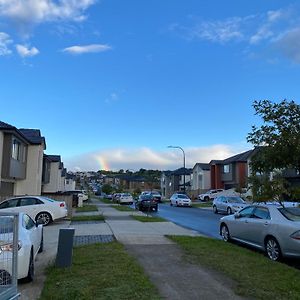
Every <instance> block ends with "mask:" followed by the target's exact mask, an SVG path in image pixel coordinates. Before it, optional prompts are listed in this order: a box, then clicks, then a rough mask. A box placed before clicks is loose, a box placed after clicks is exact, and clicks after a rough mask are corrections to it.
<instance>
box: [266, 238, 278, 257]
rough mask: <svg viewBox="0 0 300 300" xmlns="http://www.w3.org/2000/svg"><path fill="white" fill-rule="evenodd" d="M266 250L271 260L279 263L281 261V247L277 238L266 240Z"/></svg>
mask: <svg viewBox="0 0 300 300" xmlns="http://www.w3.org/2000/svg"><path fill="white" fill-rule="evenodd" d="M265 248H266V254H267V256H268V257H269V258H270V259H271V260H273V261H278V260H279V259H280V257H281V251H280V246H279V243H278V242H277V241H276V239H275V238H272V237H269V238H268V239H267V240H266V246H265Z"/></svg>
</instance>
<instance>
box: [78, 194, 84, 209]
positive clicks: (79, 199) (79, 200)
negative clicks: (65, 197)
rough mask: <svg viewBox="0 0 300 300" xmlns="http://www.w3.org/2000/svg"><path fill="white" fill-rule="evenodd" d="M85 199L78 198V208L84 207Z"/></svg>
mask: <svg viewBox="0 0 300 300" xmlns="http://www.w3.org/2000/svg"><path fill="white" fill-rule="evenodd" d="M82 199H83V197H81V196H78V207H82V206H83V200H82Z"/></svg>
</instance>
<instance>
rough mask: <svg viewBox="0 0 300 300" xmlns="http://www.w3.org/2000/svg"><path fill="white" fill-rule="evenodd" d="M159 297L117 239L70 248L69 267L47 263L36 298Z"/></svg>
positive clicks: (88, 299)
mask: <svg viewBox="0 0 300 300" xmlns="http://www.w3.org/2000/svg"><path fill="white" fill-rule="evenodd" d="M48 299H49V300H50V299H51V300H61V299H64V300H79V299H82V300H94V299H110V300H112V299H145V300H147V299H160V296H159V294H158V291H157V290H156V288H155V287H154V286H153V284H152V283H151V282H150V280H149V279H148V277H147V276H146V275H145V274H144V272H143V269H142V268H141V267H140V266H139V265H138V263H137V262H136V261H135V260H134V258H132V257H131V256H129V255H128V254H127V253H126V251H125V249H124V247H123V246H122V245H121V244H119V243H118V242H112V243H103V244H93V245H87V246H81V247H76V248H74V251H73V263H72V266H71V267H70V268H65V269H60V268H56V267H54V266H50V267H48V269H47V279H46V282H45V284H44V288H43V291H42V294H41V297H40V300H48Z"/></svg>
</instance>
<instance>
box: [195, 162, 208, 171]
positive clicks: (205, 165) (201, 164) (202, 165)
mask: <svg viewBox="0 0 300 300" xmlns="http://www.w3.org/2000/svg"><path fill="white" fill-rule="evenodd" d="M196 166H199V167H200V168H201V169H202V170H205V171H209V170H210V164H205V163H196V164H195V165H194V168H195V167H196ZM194 168H193V169H194Z"/></svg>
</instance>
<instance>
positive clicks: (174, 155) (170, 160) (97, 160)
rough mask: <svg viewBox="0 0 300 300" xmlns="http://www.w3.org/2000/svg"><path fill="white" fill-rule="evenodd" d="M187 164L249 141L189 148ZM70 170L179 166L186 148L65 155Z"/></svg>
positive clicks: (222, 156) (223, 154)
mask: <svg viewBox="0 0 300 300" xmlns="http://www.w3.org/2000/svg"><path fill="white" fill-rule="evenodd" d="M184 150H185V155H186V166H187V167H193V166H194V165H195V164H196V163H197V162H198V163H199V162H201V163H209V162H210V161H211V160H213V159H225V158H228V157H230V156H232V155H235V154H237V153H240V152H243V151H246V150H249V147H247V148H246V147H245V145H239V146H230V145H213V146H210V147H201V148H185V149H184ZM64 162H65V165H66V166H67V168H68V169H69V170H78V169H80V170H96V171H97V170H99V169H109V170H119V169H125V170H126V169H133V170H139V169H140V168H145V169H158V170H175V169H178V168H181V167H182V166H183V156H182V152H181V151H178V149H167V150H162V151H154V150H152V149H150V148H147V147H143V148H136V149H106V150H100V151H96V152H93V153H86V154H82V155H80V156H77V157H72V158H69V159H67V160H66V159H65V161H64Z"/></svg>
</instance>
